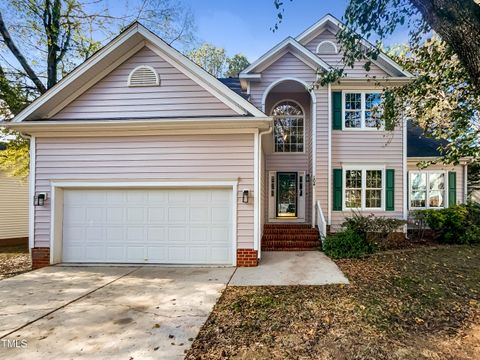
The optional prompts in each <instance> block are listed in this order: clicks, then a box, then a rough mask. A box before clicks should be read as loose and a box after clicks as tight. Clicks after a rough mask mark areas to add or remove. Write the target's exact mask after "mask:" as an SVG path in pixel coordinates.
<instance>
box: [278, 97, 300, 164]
mask: <svg viewBox="0 0 480 360" xmlns="http://www.w3.org/2000/svg"><path fill="white" fill-rule="evenodd" d="M283 102H291V103H294V104H296V105H298V106H299V107H300V109H302V112H303V151H289V152H287V151H276V150H275V129H273V131H272V138H273V154H281V155H295V154H305V152H306V149H305V147H306V144H307V143H306V141H305V131H306V126H307V114H306V113H305V108H304V107H303V106H302V105H301V104H300V103H299V102H298V101H296V100H292V99H283V100H280V101H278V102H276V103H275V105H273V106H272V109H271V110H270V114H272V112H273V109H275V108H276V107H277V106H278V105H279V104H281V103H283ZM271 116H272V117H273V121H274V126H275V116H273V115H271Z"/></svg>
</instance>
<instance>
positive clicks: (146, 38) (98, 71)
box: [12, 22, 266, 122]
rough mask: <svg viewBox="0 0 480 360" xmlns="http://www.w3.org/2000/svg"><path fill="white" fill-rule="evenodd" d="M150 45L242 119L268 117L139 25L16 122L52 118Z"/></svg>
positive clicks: (59, 85) (81, 66) (92, 58)
mask: <svg viewBox="0 0 480 360" xmlns="http://www.w3.org/2000/svg"><path fill="white" fill-rule="evenodd" d="M146 44H150V45H152V46H151V48H152V49H153V50H154V51H155V52H158V53H159V54H160V53H161V56H163V57H167V58H168V59H169V60H170V61H172V62H173V63H174V64H175V66H176V67H178V69H179V70H181V71H182V72H184V73H185V74H186V75H188V76H189V77H190V78H191V79H192V80H194V81H195V82H197V83H198V84H199V85H200V86H202V87H203V88H205V89H206V90H207V91H209V92H210V93H211V94H212V95H214V96H216V97H217V98H218V99H219V100H221V101H222V102H224V103H225V104H226V105H228V106H229V107H230V108H231V109H232V110H234V111H235V112H236V113H238V114H239V116H255V117H265V116H266V115H265V114H264V113H263V112H261V111H260V110H259V109H257V108H256V107H255V106H254V105H253V104H251V103H250V102H248V101H247V100H246V99H244V98H243V97H242V96H240V95H239V94H237V93H236V92H235V91H232V90H231V89H229V88H228V87H227V86H226V85H224V84H223V83H222V82H220V81H219V80H217V79H216V78H215V77H214V76H212V75H211V74H209V73H208V72H207V71H205V70H204V69H202V68H201V67H200V66H198V65H197V64H195V63H194V62H193V61H191V60H190V59H188V58H187V57H185V56H184V55H183V54H181V53H180V52H179V51H177V50H176V49H174V48H173V47H172V46H170V45H169V44H167V43H166V42H164V41H163V40H162V39H161V38H160V37H158V36H157V35H155V34H154V33H152V32H151V31H149V30H148V29H147V28H145V27H144V26H143V25H141V24H140V23H138V22H135V23H133V24H132V25H130V26H129V27H128V28H127V29H125V30H124V31H123V32H121V33H120V34H119V35H118V36H117V37H116V38H115V39H113V40H112V41H110V42H109V43H108V44H107V45H105V46H104V47H103V48H102V49H100V50H99V51H98V52H96V53H95V54H94V55H92V56H91V57H90V58H89V59H87V60H86V61H85V62H83V63H82V64H81V65H79V66H78V67H77V68H75V69H74V70H73V71H72V72H71V73H70V74H68V75H67V76H65V77H64V78H63V79H62V80H61V81H59V82H58V83H57V84H56V85H55V86H53V87H52V88H50V89H49V90H48V91H47V92H46V93H45V94H43V95H42V96H40V97H39V98H37V99H36V100H35V101H34V102H33V103H31V104H30V105H29V106H28V107H27V108H25V109H24V110H23V111H22V112H20V113H19V114H18V115H17V116H15V118H14V119H13V120H12V122H21V121H24V120H34V119H45V118H50V117H51V116H53V115H55V114H56V113H58V111H60V110H61V109H62V108H64V107H65V106H67V105H68V104H69V103H70V102H71V101H73V100H74V99H75V98H77V97H78V96H79V95H80V94H82V93H83V92H84V91H86V90H87V89H88V88H90V87H91V86H93V85H94V84H95V83H97V82H98V81H99V80H100V79H101V78H103V77H104V76H106V75H107V74H109V73H110V72H111V71H113V70H114V69H115V68H116V67H117V66H119V65H120V64H121V63H123V62H124V61H125V60H126V59H128V58H129V57H130V56H132V55H133V54H134V53H135V52H137V51H138V50H139V49H140V48H142V47H143V46H145V45H146Z"/></svg>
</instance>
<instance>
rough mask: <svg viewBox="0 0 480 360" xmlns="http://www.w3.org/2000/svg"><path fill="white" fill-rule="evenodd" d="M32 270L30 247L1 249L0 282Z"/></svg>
mask: <svg viewBox="0 0 480 360" xmlns="http://www.w3.org/2000/svg"><path fill="white" fill-rule="evenodd" d="M31 268H32V263H31V262H30V254H29V252H28V247H26V246H9V247H0V280H1V279H4V278H7V277H11V276H15V275H18V274H21V273H23V272H26V271H29V270H31Z"/></svg>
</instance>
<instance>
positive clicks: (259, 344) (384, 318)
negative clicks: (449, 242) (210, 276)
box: [187, 246, 480, 359]
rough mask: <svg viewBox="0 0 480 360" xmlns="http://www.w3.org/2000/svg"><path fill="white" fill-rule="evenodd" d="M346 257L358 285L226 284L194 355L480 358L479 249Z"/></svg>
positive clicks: (353, 282) (344, 265)
mask: <svg viewBox="0 0 480 360" xmlns="http://www.w3.org/2000/svg"><path fill="white" fill-rule="evenodd" d="M338 264H339V266H340V267H341V269H342V270H343V271H344V273H345V274H346V276H347V277H348V278H349V279H350V281H351V285H345V286H341V285H331V286H321V287H305V286H292V287H247V288H241V287H229V288H227V290H226V291H225V293H224V294H223V296H222V298H221V299H220V301H219V303H218V304H217V305H216V307H215V309H214V311H213V313H212V314H211V316H210V318H209V319H208V321H207V323H206V324H205V325H204V327H203V328H202V330H201V332H200V334H199V335H198V337H197V339H196V340H195V342H194V344H193V346H192V349H191V350H190V352H189V353H188V354H187V358H188V359H197V358H202V359H218V358H231V359H479V358H480V320H479V314H480V305H479V304H480V247H478V246H477V247H468V246H449V247H440V248H420V249H412V250H406V251H393V252H389V253H383V254H377V255H375V256H372V257H370V258H367V259H363V260H348V261H347V260H344V261H338Z"/></svg>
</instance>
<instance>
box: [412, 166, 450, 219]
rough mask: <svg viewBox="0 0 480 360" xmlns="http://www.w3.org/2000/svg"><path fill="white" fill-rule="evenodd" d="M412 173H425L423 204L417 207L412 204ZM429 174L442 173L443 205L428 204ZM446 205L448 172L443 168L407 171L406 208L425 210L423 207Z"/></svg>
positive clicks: (434, 207)
mask: <svg viewBox="0 0 480 360" xmlns="http://www.w3.org/2000/svg"><path fill="white" fill-rule="evenodd" d="M413 174H426V175H427V179H426V191H425V206H424V207H418V206H412V175H413ZM430 174H443V179H444V182H443V187H444V188H443V192H444V201H443V204H444V205H443V206H430V202H429V195H430ZM446 207H448V174H447V171H445V170H414V171H409V172H408V209H409V210H425V209H434V210H436V209H438V210H440V209H445V208H446Z"/></svg>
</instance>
